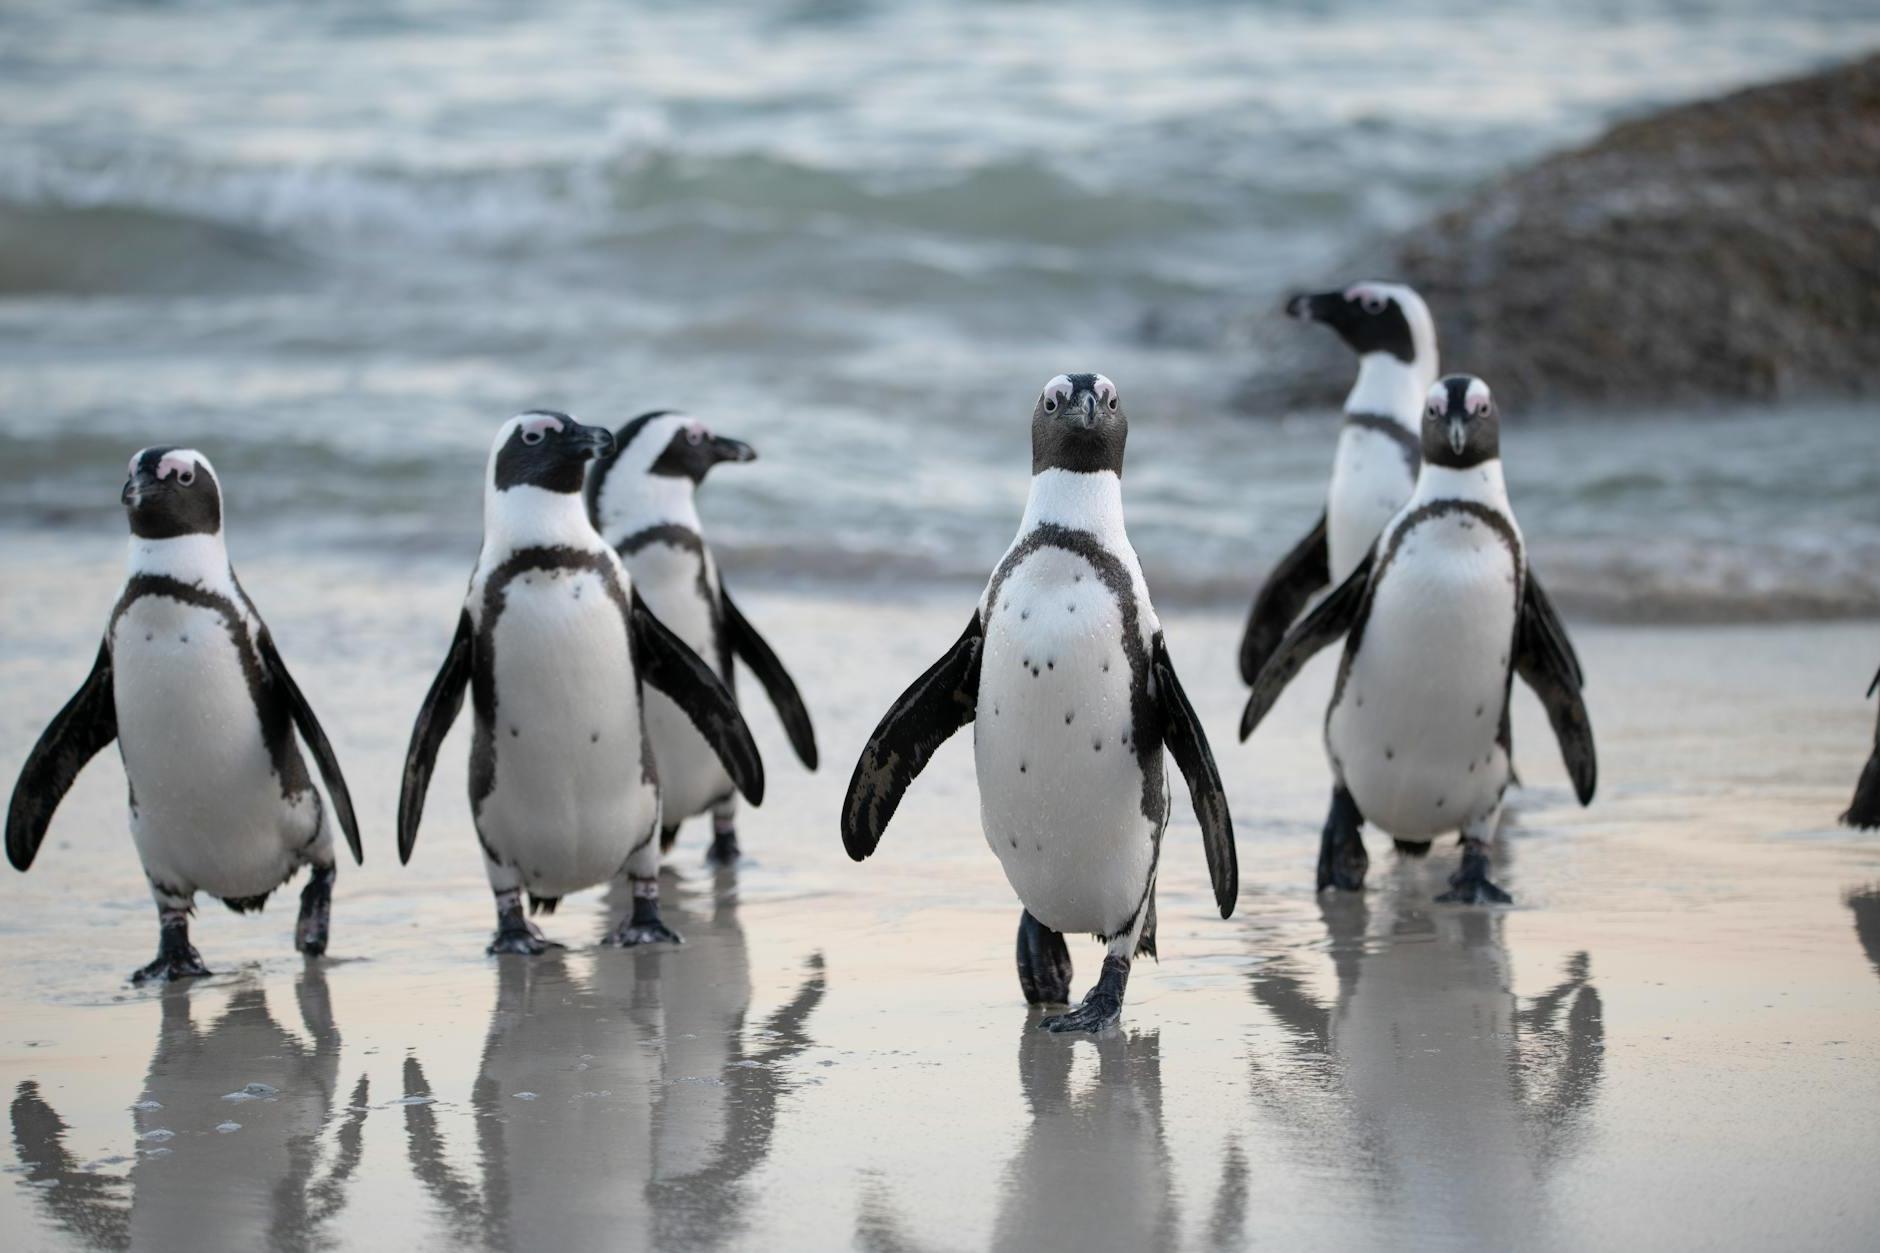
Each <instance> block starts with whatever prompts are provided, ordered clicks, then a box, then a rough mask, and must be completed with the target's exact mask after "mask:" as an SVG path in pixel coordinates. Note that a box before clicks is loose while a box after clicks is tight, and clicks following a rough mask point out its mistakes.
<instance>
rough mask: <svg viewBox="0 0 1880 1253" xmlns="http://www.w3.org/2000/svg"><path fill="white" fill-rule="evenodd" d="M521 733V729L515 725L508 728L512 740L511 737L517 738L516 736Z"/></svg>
mask: <svg viewBox="0 0 1880 1253" xmlns="http://www.w3.org/2000/svg"><path fill="white" fill-rule="evenodd" d="M521 734H522V732H521V730H520V729H518V728H516V727H510V728H509V738H510V739H512V740H513V739H515V738H517V737H518V736H520V735H521Z"/></svg>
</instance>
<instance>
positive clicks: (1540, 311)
mask: <svg viewBox="0 0 1880 1253" xmlns="http://www.w3.org/2000/svg"><path fill="white" fill-rule="evenodd" d="M1360 277H1377V278H1385V277H1391V278H1402V279H1405V280H1407V281H1409V282H1411V283H1413V284H1415V285H1416V286H1417V287H1418V288H1419V289H1420V290H1421V291H1422V292H1423V293H1424V295H1425V296H1426V297H1427V298H1428V300H1429V302H1430V306H1431V308H1432V309H1433V310H1434V312H1435V314H1436V319H1437V323H1438V326H1439V329H1440V335H1441V339H1442V347H1443V365H1444V368H1445V370H1449V369H1456V370H1467V371H1469V372H1471V373H1477V374H1481V375H1482V376H1484V377H1485V378H1487V379H1488V380H1489V381H1490V382H1491V384H1493V385H1494V387H1495V389H1496V392H1497V394H1498V395H1499V396H1500V397H1501V398H1502V399H1503V400H1505V401H1507V402H1509V403H1512V404H1516V405H1521V406H1531V407H1543V408H1566V407H1585V406H1591V405H1598V404H1600V403H1602V402H1608V401H1616V402H1619V403H1623V404H1625V405H1627V406H1631V405H1635V404H1638V403H1651V404H1656V403H1667V402H1669V403H1676V402H1690V401H1707V400H1717V399H1725V400H1739V401H1753V400H1771V399H1780V398H1784V397H1789V396H1802V395H1841V396H1849V395H1863V394H1873V393H1876V392H1880V55H1876V56H1869V57H1866V58H1864V59H1862V60H1859V61H1855V62H1852V63H1850V64H1845V65H1841V66H1837V67H1835V68H1833V69H1829V70H1826V71H1824V72H1821V73H1817V74H1813V75H1809V76H1807V77H1803V78H1797V79H1793V80H1789V81H1786V82H1780V83H1774V84H1769V85H1765V86H1759V87H1752V88H1749V89H1747V90H1743V91H1737V92H1734V93H1732V94H1730V95H1726V96H1723V97H1720V98H1718V99H1715V100H1707V101H1703V102H1700V103H1696V104H1687V105H1681V106H1677V107H1674V108H1669V109H1665V110H1663V111H1661V112H1658V113H1655V114H1652V115H1650V116H1647V117H1643V118H1639V119H1637V120H1634V121H1628V122H1624V123H1621V124H1619V125H1617V126H1615V127H1613V128H1612V129H1611V130H1609V131H1607V132H1606V133H1605V134H1604V135H1602V136H1601V137H1600V138H1598V139H1597V140H1595V141H1593V142H1592V143H1590V144H1588V145H1586V146H1585V147H1583V148H1579V149H1577V150H1574V151H1570V152H1565V153H1561V154H1559V155H1556V156H1553V157H1550V158H1548V159H1546V160H1544V161H1542V162H1540V163H1539V164H1537V165H1534V166H1531V167H1529V168H1527V169H1524V170H1521V171H1519V172H1516V173H1514V174H1511V175H1509V176H1507V177H1505V178H1503V179H1501V180H1499V181H1498V182H1495V183H1492V184H1490V185H1489V186H1487V187H1484V188H1481V189H1479V190H1478V191H1476V192H1474V193H1473V194H1471V195H1470V196H1469V198H1468V200H1467V202H1466V203H1464V204H1462V205H1460V206H1458V207H1457V208H1455V209H1453V210H1451V211H1450V212H1448V213H1445V214H1443V215H1442V216H1440V217H1438V218H1436V219H1435V220H1433V221H1431V222H1429V223H1427V224H1425V225H1424V226H1422V227H1420V228H1418V229H1416V230H1414V231H1411V232H1410V233H1408V234H1407V235H1404V236H1402V237H1399V238H1397V239H1394V240H1390V241H1386V242H1385V243H1383V244H1381V245H1379V246H1377V247H1376V248H1373V249H1371V250H1368V251H1367V253H1366V255H1364V256H1361V257H1354V258H1353V260H1352V264H1351V266H1350V267H1349V268H1348V269H1346V270H1344V271H1342V272H1341V273H1339V274H1336V275H1323V274H1321V275H1311V276H1302V278H1305V279H1306V280H1307V281H1308V282H1309V283H1311V284H1314V285H1318V284H1323V283H1325V282H1328V281H1339V280H1342V279H1355V278H1360ZM1280 302H1281V296H1280V294H1279V293H1275V294H1274V297H1273V301H1272V309H1273V317H1272V319H1271V330H1270V331H1268V330H1264V329H1263V331H1262V332H1261V335H1260V337H1261V339H1262V340H1263V341H1264V343H1265V345H1266V346H1269V347H1271V349H1272V350H1273V355H1272V358H1271V360H1270V362H1269V365H1268V367H1267V368H1266V369H1263V370H1262V371H1261V372H1260V375H1259V376H1258V377H1256V378H1254V379H1252V380H1250V381H1249V383H1248V386H1247V389H1246V392H1245V400H1246V402H1247V404H1248V406H1249V407H1250V408H1253V409H1255V410H1257V411H1262V412H1272V411H1273V409H1275V408H1282V407H1288V406H1299V405H1305V404H1308V403H1311V404H1316V403H1321V402H1324V401H1327V400H1332V399H1335V398H1336V397H1337V396H1338V395H1339V394H1340V393H1341V389H1342V388H1343V387H1344V386H1345V385H1346V384H1347V383H1348V380H1349V374H1350V369H1349V364H1348V362H1347V361H1346V360H1345V359H1344V357H1343V354H1342V352H1341V351H1340V350H1337V349H1335V348H1334V346H1333V344H1332V342H1331V337H1330V336H1314V335H1301V334H1298V333H1296V331H1294V330H1293V328H1290V327H1286V326H1283V325H1281V324H1280V318H1279V308H1280ZM1302 341H1310V342H1302Z"/></svg>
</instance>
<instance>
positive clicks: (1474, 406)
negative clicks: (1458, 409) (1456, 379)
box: [1463, 379, 1493, 417]
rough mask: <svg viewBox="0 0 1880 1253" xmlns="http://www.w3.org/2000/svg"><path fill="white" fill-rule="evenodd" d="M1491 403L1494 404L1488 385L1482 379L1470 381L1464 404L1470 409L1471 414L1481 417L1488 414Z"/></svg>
mask: <svg viewBox="0 0 1880 1253" xmlns="http://www.w3.org/2000/svg"><path fill="white" fill-rule="evenodd" d="M1491 403H1493V402H1492V400H1491V399H1490V397H1489V394H1488V384H1487V383H1484V382H1483V381H1482V380H1481V379H1470V380H1469V390H1468V392H1467V393H1466V394H1465V395H1464V396H1463V404H1464V405H1466V406H1467V407H1468V410H1469V412H1470V413H1472V414H1475V415H1476V416H1478V417H1479V416H1481V415H1483V414H1486V413H1487V412H1488V409H1489V405H1490V404H1491Z"/></svg>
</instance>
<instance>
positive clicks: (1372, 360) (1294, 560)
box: [1240, 282, 1436, 684]
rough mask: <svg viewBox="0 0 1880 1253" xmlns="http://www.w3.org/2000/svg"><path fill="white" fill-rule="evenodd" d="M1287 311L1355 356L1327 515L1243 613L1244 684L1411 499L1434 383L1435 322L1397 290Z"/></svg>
mask: <svg viewBox="0 0 1880 1253" xmlns="http://www.w3.org/2000/svg"><path fill="white" fill-rule="evenodd" d="M1286 312H1287V313H1288V314H1289V315H1290V316H1292V317H1294V318H1299V319H1301V320H1304V321H1310V322H1318V323H1321V324H1322V325H1325V326H1329V327H1331V328H1332V330H1334V331H1336V332H1337V333H1338V337H1339V338H1340V339H1342V340H1344V341H1345V343H1346V344H1347V345H1348V346H1349V347H1350V348H1351V350H1352V351H1353V352H1355V353H1357V354H1358V379H1357V381H1356V382H1355V383H1353V384H1352V385H1351V392H1350V394H1349V395H1347V396H1346V397H1345V421H1344V426H1343V427H1342V429H1340V431H1339V433H1338V448H1337V451H1336V452H1335V453H1334V454H1333V457H1332V479H1331V485H1330V487H1329V488H1328V489H1327V492H1326V501H1325V511H1324V512H1323V513H1322V514H1320V515H1319V520H1318V522H1317V523H1316V524H1314V526H1313V528H1312V529H1311V530H1310V531H1308V532H1307V533H1306V536H1305V538H1304V539H1302V540H1300V541H1299V543H1298V544H1296V545H1294V546H1293V549H1292V551H1291V552H1289V553H1287V554H1286V556H1284V557H1282V558H1281V559H1280V561H1279V564H1278V565H1276V566H1274V568H1273V572H1272V573H1271V574H1270V575H1268V576H1267V580H1266V582H1265V584H1263V585H1262V586H1261V588H1260V591H1259V594H1258V595H1257V596H1255V598H1254V602H1253V608H1252V610H1251V611H1250V612H1249V613H1248V615H1247V629H1246V632H1245V634H1243V635H1242V636H1241V641H1240V677H1241V679H1242V681H1243V682H1246V683H1249V684H1251V683H1252V682H1253V680H1254V677H1255V676H1256V675H1258V674H1259V673H1260V667H1261V666H1263V665H1264V664H1265V663H1266V659H1267V658H1268V657H1270V656H1272V655H1273V650H1274V649H1275V648H1276V647H1278V645H1279V641H1280V639H1281V637H1283V636H1284V635H1285V634H1286V628H1287V627H1289V626H1291V625H1292V623H1293V620H1294V619H1295V618H1297V617H1298V616H1299V613H1300V611H1301V610H1303V609H1304V608H1305V607H1306V604H1307V602H1309V601H1310V600H1311V599H1312V597H1313V596H1314V595H1315V594H1316V593H1317V592H1318V591H1319V589H1320V588H1322V587H1326V586H1332V587H1336V586H1337V585H1338V584H1340V583H1343V582H1344V581H1345V580H1346V579H1347V578H1348V577H1350V575H1351V572H1352V570H1354V569H1356V568H1357V565H1358V563H1359V562H1360V561H1362V560H1364V555H1365V554H1366V553H1367V552H1369V551H1370V549H1371V541H1373V540H1375V539H1376V538H1377V533H1378V532H1379V531H1381V530H1383V529H1384V524H1385V523H1386V522H1388V521H1390V519H1391V517H1392V516H1393V515H1394V514H1395V513H1396V512H1397V510H1398V509H1399V508H1400V507H1402V505H1403V502H1404V501H1406V500H1408V499H1409V498H1410V491H1411V489H1412V488H1413V487H1415V486H1416V481H1417V468H1418V464H1419V461H1420V458H1421V456H1422V454H1421V452H1420V444H1421V439H1422V436H1421V434H1420V431H1421V424H1422V413H1423V397H1424V395H1425V394H1426V393H1427V392H1428V391H1429V389H1430V387H1431V385H1432V384H1434V383H1435V382H1436V323H1435V320H1434V319H1432V318H1431V317H1430V311H1429V307H1428V306H1427V305H1425V304H1424V303H1423V298H1422V297H1421V296H1419V295H1417V294H1416V292H1415V291H1413V290H1412V289H1410V288H1409V287H1406V286H1404V285H1403V284H1401V283H1380V282H1364V283H1355V284H1353V285H1352V286H1350V287H1347V288H1345V289H1344V290H1343V291H1328V292H1317V293H1314V294H1311V295H1307V294H1304V293H1301V294H1299V295H1295V296H1293V297H1292V298H1291V299H1290V300H1288V301H1287V302H1286Z"/></svg>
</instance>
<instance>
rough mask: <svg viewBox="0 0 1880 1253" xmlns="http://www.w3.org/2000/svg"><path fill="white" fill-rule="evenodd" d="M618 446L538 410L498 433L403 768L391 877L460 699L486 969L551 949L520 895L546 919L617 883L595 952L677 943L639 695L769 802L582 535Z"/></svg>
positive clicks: (588, 535) (723, 722)
mask: <svg viewBox="0 0 1880 1253" xmlns="http://www.w3.org/2000/svg"><path fill="white" fill-rule="evenodd" d="M613 442H614V441H613V436H612V435H611V434H610V433H609V432H607V431H605V430H602V429H600V428H598V427H590V426H583V425H581V424H580V423H579V422H576V421H575V420H574V419H573V418H571V417H569V416H568V415H567V414H565V413H557V412H554V411H552V410H546V409H537V410H531V411H530V412H528V413H523V414H519V415H517V416H516V417H513V418H511V419H509V421H507V422H505V423H503V425H502V427H501V429H500V430H498V431H497V433H496V439H495V442H494V443H493V444H492V445H491V447H490V456H489V464H488V468H487V470H486V472H485V475H484V486H483V551H482V553H481V554H480V556H479V557H478V559H477V565H476V570H475V572H474V573H473V574H472V575H471V578H470V589H469V592H468V594H467V596H466V597H465V600H464V605H463V611H462V612H461V613H460V614H459V615H458V619H457V634H456V637H455V638H454V639H453V640H452V641H451V645H450V650H449V652H448V653H447V654H446V655H445V658H444V664H443V667H442V668H441V669H440V670H439V671H438V674H437V678H436V679H435V680H434V681H433V682H432V684H431V689H430V691H429V692H428V693H427V694H426V696H425V698H424V705H423V707H422V708H421V709H420V710H419V712H418V718H417V722H416V723H415V725H414V726H413V727H412V731H411V744H410V748H409V749H408V751H407V752H406V755H405V769H404V782H403V785H402V788H401V791H400V794H399V800H398V859H399V861H400V862H401V863H402V862H408V861H410V860H411V850H412V846H413V845H414V844H415V843H416V842H417V838H418V824H419V820H420V818H421V817H422V815H423V810H424V795H425V791H426V789H427V788H428V787H429V786H430V781H431V774H432V771H433V770H434V769H435V767H436V764H437V752H438V748H439V747H440V745H441V744H442V743H443V740H444V736H445V735H446V734H447V733H448V732H449V731H450V726H451V723H452V722H453V721H455V720H456V717H457V713H458V711H459V710H460V709H462V708H463V695H464V689H465V688H468V689H469V690H470V693H471V704H472V708H473V710H474V712H475V720H474V721H475V734H474V737H473V739H472V741H471V746H470V810H471V816H472V818H473V820H474V823H475V826H476V832H477V840H478V842H479V843H480V844H481V845H482V847H483V858H484V869H485V870H487V871H488V873H489V879H490V889H491V891H492V892H494V893H495V896H496V936H495V939H493V940H492V941H491V942H490V946H489V950H488V951H489V952H490V953H491V954H500V953H517V954H523V955H527V956H535V955H539V954H540V953H542V952H544V951H545V950H546V949H548V948H549V947H551V945H550V943H549V941H548V940H547V939H546V938H545V937H544V936H543V935H542V932H541V931H540V929H539V928H537V927H536V926H535V924H534V923H532V922H530V921H529V920H528V918H526V917H525V916H524V914H523V912H522V895H523V893H524V892H527V893H528V897H529V910H530V912H531V913H535V912H538V911H539V912H542V913H553V912H554V910H555V907H556V906H557V905H558V904H559V903H560V901H561V898H562V897H563V896H565V895H567V894H568V893H570V892H577V891H580V890H581V889H583V888H590V887H595V886H597V885H599V884H602V883H605V882H607V881H608V880H609V879H611V878H612V877H613V876H614V875H615V874H617V873H621V872H624V873H626V874H627V875H628V876H629V878H630V880H631V885H632V892H633V911H632V913H631V914H630V915H629V916H628V917H627V918H625V919H624V920H622V921H621V923H620V924H619V925H618V926H617V927H615V928H614V929H613V930H612V931H611V932H609V933H608V935H607V936H606V938H605V940H604V941H603V943H607V944H612V945H622V946H630V945H637V944H648V943H655V942H659V941H665V942H669V943H678V942H679V941H680V936H679V934H678V933H677V932H675V931H673V930H672V929H671V928H670V927H668V926H667V925H666V924H665V923H664V922H662V921H660V917H659V879H658V872H659V845H658V844H657V843H656V842H655V841H654V837H655V836H656V835H658V834H659V828H660V790H659V778H658V771H657V769H656V768H655V766H654V762H653V755H652V745H651V743H650V741H649V740H648V738H647V735H646V727H645V722H644V709H645V699H644V697H645V688H647V687H649V686H650V687H652V688H654V689H657V690H658V691H661V692H663V693H665V694H666V695H667V696H668V697H670V698H671V699H672V700H673V701H674V703H675V704H676V705H677V706H678V707H679V708H680V709H681V710H683V711H684V712H685V714H686V716H687V717H688V718H690V719H691V721H692V725H693V726H694V727H695V728H697V730H698V733H699V734H700V735H701V736H702V737H703V738H704V740H705V742H706V743H707V744H708V745H710V746H711V749H712V751H713V752H715V753H716V754H717V755H718V757H719V758H720V760H721V761H723V763H724V767H725V770H726V772H727V773H728V774H729V775H730V776H731V778H732V779H733V780H734V781H735V783H736V786H737V789H738V790H739V791H740V792H742V793H743V794H744V796H745V797H746V799H748V800H749V801H750V802H751V803H752V804H754V805H755V804H757V803H759V802H760V801H762V800H763V795H764V766H763V761H762V760H761V759H760V758H759V756H758V753H757V745H756V744H755V743H754V742H753V741H752V739H751V733H750V729H749V728H748V727H746V726H745V725H744V718H743V716H742V715H740V714H739V713H738V707H737V704H736V703H735V702H734V701H733V700H732V698H731V693H730V692H728V691H726V690H725V685H724V684H723V683H722V682H720V681H719V679H718V676H717V675H715V674H713V673H712V670H711V667H710V666H708V665H706V664H705V663H704V662H703V661H701V660H699V657H698V654H696V653H694V652H693V651H692V650H691V649H690V648H688V647H686V645H685V642H684V641H683V640H681V639H679V637H678V636H676V635H674V634H673V633H672V632H671V631H670V630H668V629H667V628H666V627H665V625H664V624H662V623H661V622H660V620H659V619H658V618H657V617H655V616H654V614H653V613H652V611H651V610H649V609H648V608H647V607H646V603H645V602H644V601H642V600H641V599H640V597H639V595H638V593H637V592H636V591H635V590H634V587H633V583H632V580H631V579H630V578H629V576H628V574H627V571H626V569H625V568H624V567H623V566H622V565H621V564H620V558H619V557H618V556H617V555H616V554H615V552H614V550H613V549H612V548H611V547H610V546H609V545H608V544H607V543H606V541H604V540H603V539H601V537H600V534H599V533H598V532H597V531H595V529H594V527H593V526H592V525H591V524H590V523H589V521H588V514H587V509H586V506H585V503H584V501H583V499H582V485H583V481H584V478H585V476H586V472H587V463H588V462H589V461H590V460H591V459H593V458H594V457H595V456H597V455H600V454H603V453H606V452H607V451H608V450H609V449H610V448H611V447H612V446H613ZM557 947H558V946H557Z"/></svg>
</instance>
